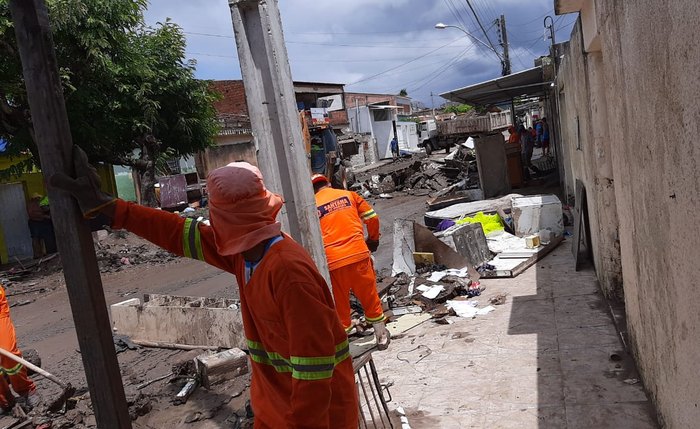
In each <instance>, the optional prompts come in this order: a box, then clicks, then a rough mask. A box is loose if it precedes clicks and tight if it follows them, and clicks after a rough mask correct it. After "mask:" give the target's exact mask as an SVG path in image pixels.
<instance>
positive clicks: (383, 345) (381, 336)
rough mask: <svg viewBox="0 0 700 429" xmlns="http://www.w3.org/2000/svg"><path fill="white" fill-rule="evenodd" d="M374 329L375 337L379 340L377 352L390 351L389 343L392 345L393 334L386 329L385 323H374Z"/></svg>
mask: <svg viewBox="0 0 700 429" xmlns="http://www.w3.org/2000/svg"><path fill="white" fill-rule="evenodd" d="M372 328H374V337H375V338H376V339H377V350H386V349H388V348H389V343H391V334H390V333H389V330H388V329H386V324H385V323H384V322H377V323H373V324H372Z"/></svg>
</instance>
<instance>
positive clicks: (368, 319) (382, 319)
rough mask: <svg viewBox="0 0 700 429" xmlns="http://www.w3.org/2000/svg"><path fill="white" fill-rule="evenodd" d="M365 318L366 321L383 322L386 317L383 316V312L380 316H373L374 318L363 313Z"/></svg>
mask: <svg viewBox="0 0 700 429" xmlns="http://www.w3.org/2000/svg"><path fill="white" fill-rule="evenodd" d="M365 320H366V321H368V322H369V323H377V322H383V321H384V320H386V317H385V316H384V313H382V315H381V316H379V317H375V318H372V317H367V315H366V314H365Z"/></svg>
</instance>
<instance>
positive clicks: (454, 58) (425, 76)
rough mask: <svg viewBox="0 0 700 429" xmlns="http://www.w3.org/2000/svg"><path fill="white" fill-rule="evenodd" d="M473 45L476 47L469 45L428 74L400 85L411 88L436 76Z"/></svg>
mask: <svg viewBox="0 0 700 429" xmlns="http://www.w3.org/2000/svg"><path fill="white" fill-rule="evenodd" d="M473 47H474V45H471V46H467V47H466V48H465V49H464V50H463V51H462V52H460V53H458V54H457V55H455V56H454V57H452V58H451V59H450V60H449V61H447V62H446V63H443V64H440V65H439V66H438V67H437V68H435V69H433V70H431V71H430V73H428V74H426V75H423V76H421V77H419V78H418V79H413V80H411V81H409V82H406V83H403V84H401V85H400V86H401V88H409V87H411V86H412V85H414V84H417V83H419V82H423V81H425V80H426V79H429V78H430V77H432V76H434V75H435V73H437V72H438V71H440V70H442V69H444V68H446V67H449V65H450V64H452V63H453V62H454V61H456V60H458V59H459V58H461V57H462V56H463V55H465V54H466V53H467V52H469V50H471V49H472V48H473ZM431 65H432V64H431Z"/></svg>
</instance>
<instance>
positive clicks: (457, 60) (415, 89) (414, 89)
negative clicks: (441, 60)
mask: <svg viewBox="0 0 700 429" xmlns="http://www.w3.org/2000/svg"><path fill="white" fill-rule="evenodd" d="M473 47H474V45H472V46H469V47H467V49H465V50H464V51H462V53H461V54H460V55H459V56H458V57H457V58H455V59H454V60H452V61H451V62H450V63H449V64H447V65H446V66H445V67H443V68H442V70H440V72H439V73H438V74H436V75H434V76H433V77H431V78H430V79H428V80H427V81H425V82H424V83H423V84H421V85H420V86H418V87H415V88H413V89H411V91H414V92H415V91H420V90H421V89H423V88H424V87H425V86H426V85H428V84H429V83H430V82H432V81H434V80H435V79H437V78H438V77H440V76H441V75H442V74H443V73H445V72H446V71H447V70H448V69H449V68H450V67H452V66H454V65H455V64H457V62H459V60H461V59H462V57H464V56H465V55H466V54H467V52H469V51H470V50H471V49H472V48H473Z"/></svg>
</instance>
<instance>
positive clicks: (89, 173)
mask: <svg viewBox="0 0 700 429" xmlns="http://www.w3.org/2000/svg"><path fill="white" fill-rule="evenodd" d="M74 163H75V170H76V173H77V175H78V178H77V179H71V178H69V177H67V176H65V175H61V174H57V175H55V176H54V177H52V178H51V183H52V185H53V186H54V187H56V188H59V189H63V190H65V191H68V192H70V193H71V194H73V196H74V197H75V198H76V199H77V200H78V204H79V205H80V207H81V209H82V211H83V214H84V215H85V216H86V217H88V216H91V215H94V214H95V213H96V212H98V211H99V212H102V213H103V214H105V215H107V216H109V217H111V218H112V227H113V228H125V229H128V230H129V231H131V232H133V233H135V234H138V235H140V236H141V237H143V238H146V239H147V240H149V241H151V242H153V243H155V244H157V245H159V246H161V247H163V248H164V249H166V250H168V251H170V252H172V253H176V254H178V255H184V256H187V257H190V258H194V259H198V260H201V261H205V262H208V263H209V264H211V265H213V266H215V267H218V268H220V269H222V270H225V271H228V272H230V273H232V274H234V275H235V276H236V280H237V282H238V288H239V291H240V297H241V313H242V316H243V326H244V330H245V335H246V338H247V340H248V350H249V352H250V360H251V372H252V381H251V393H250V395H251V404H252V407H253V411H254V413H255V427H256V428H258V429H261V428H274V429H277V428H319V429H321V428H322V429H331V428H332V429H336V428H340V429H350V428H353V429H354V428H357V424H358V400H357V393H356V388H355V376H354V373H353V368H352V361H351V359H350V355H349V348H348V340H347V336H346V334H345V331H344V330H343V328H342V326H341V325H340V322H339V321H338V317H337V316H336V313H335V309H334V308H333V299H332V296H331V293H330V291H329V289H328V286H327V285H326V282H325V281H324V280H323V277H322V276H321V275H320V274H319V272H318V270H317V268H316V266H315V264H314V262H313V260H312V259H311V257H310V256H309V254H308V253H307V252H306V250H304V248H302V247H301V246H300V245H299V244H297V243H296V242H295V241H294V240H292V238H291V237H289V236H287V235H285V234H283V233H282V232H281V231H280V223H279V222H277V221H276V217H277V213H278V212H279V210H280V209H281V208H282V204H283V201H282V198H281V197H280V196H278V195H275V194H273V193H271V192H269V191H268V190H267V189H266V188H265V184H264V183H263V180H262V176H261V174H260V171H259V170H258V169H257V168H256V167H254V166H252V165H250V164H248V163H246V162H234V163H231V164H229V165H227V166H225V167H221V168H218V169H216V170H214V171H213V172H212V173H211V174H209V177H208V178H207V189H208V191H209V210H210V211H209V214H210V221H211V226H208V225H206V224H204V223H201V222H197V221H196V220H192V219H184V218H182V217H180V216H178V215H176V214H172V213H168V212H165V211H161V210H156V209H152V208H147V207H141V206H138V205H136V204H132V203H127V202H125V201H122V200H117V199H115V198H114V197H112V196H110V195H107V194H104V193H102V192H101V191H100V190H99V189H100V188H99V177H98V176H97V174H96V173H95V171H94V169H93V168H92V167H91V166H90V165H89V164H88V162H87V156H86V155H85V153H84V152H83V151H82V150H80V149H78V148H76V150H75V153H74Z"/></svg>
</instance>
